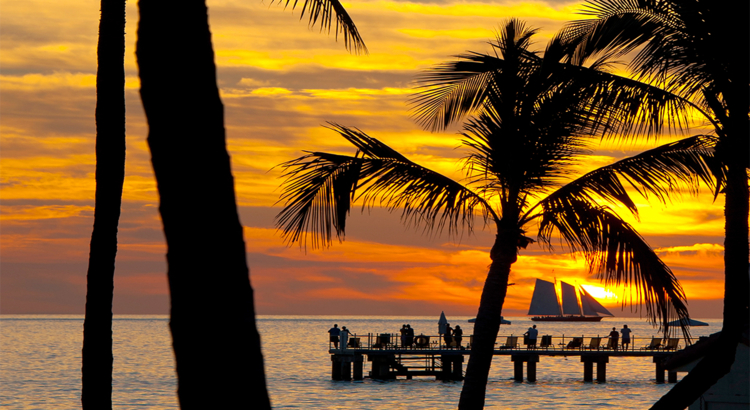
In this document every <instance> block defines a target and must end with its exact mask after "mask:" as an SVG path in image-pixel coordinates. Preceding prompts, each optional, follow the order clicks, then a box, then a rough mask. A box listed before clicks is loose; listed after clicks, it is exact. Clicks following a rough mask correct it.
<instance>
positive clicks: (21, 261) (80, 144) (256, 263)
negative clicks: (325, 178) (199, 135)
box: [0, 0, 724, 317]
mask: <svg viewBox="0 0 750 410" xmlns="http://www.w3.org/2000/svg"><path fill="white" fill-rule="evenodd" d="M136 4H137V3H136V2H135V1H131V2H128V4H127V16H128V17H127V28H126V32H127V35H126V45H127V51H126V60H125V69H126V75H127V80H126V103H127V116H128V119H127V133H128V137H127V145H128V146H127V150H128V151H127V165H126V174H127V176H126V180H125V192H124V202H123V213H122V217H121V222H120V236H119V242H120V243H119V253H118V260H117V273H116V283H115V313H167V308H168V295H167V284H166V275H165V271H166V266H165V265H166V264H165V261H164V253H165V250H166V248H165V245H164V243H163V235H162V233H161V221H160V219H159V215H158V196H157V194H156V186H155V183H154V180H153V174H152V171H151V165H150V162H149V160H150V155H149V152H148V148H147V146H146V142H145V138H146V134H147V131H148V130H147V126H146V124H145V119H144V116H143V110H142V107H141V105H140V99H139V96H138V87H139V81H138V73H137V68H136V64H135V58H134V45H135V33H136V26H137V21H138V13H137V8H136V7H137V6H136ZM208 6H209V13H210V24H211V29H212V33H213V42H214V47H215V50H216V62H217V65H218V75H219V79H218V81H219V86H220V88H221V95H222V100H223V102H224V105H225V113H226V128H227V138H228V147H229V150H230V153H231V155H232V165H233V171H234V176H235V183H236V190H237V194H238V202H239V205H240V214H241V219H242V222H243V224H244V225H245V227H246V228H245V237H246V242H247V252H248V261H249V265H250V268H251V280H252V283H253V286H254V287H255V290H256V305H257V307H258V311H259V312H260V313H262V314H302V313H306V314H329V313H342V312H347V313H351V314H427V315H432V314H436V312H439V311H441V310H444V311H445V312H446V314H453V315H456V314H465V315H473V314H475V313H476V308H477V306H478V302H479V295H480V292H481V289H482V283H483V281H484V278H485V276H486V273H487V266H488V265H489V263H490V260H489V249H490V246H491V245H492V240H493V235H492V232H490V231H478V232H476V233H475V235H474V236H471V237H468V236H464V237H463V238H461V240H460V241H452V240H451V238H448V237H447V236H442V237H437V238H431V237H424V236H421V235H419V233H418V232H413V231H408V230H406V229H405V228H403V227H402V225H401V224H400V222H399V221H398V218H397V216H392V215H389V214H388V213H387V212H385V211H383V210H378V209H375V210H373V211H372V212H371V213H370V214H369V215H368V214H365V215H364V216H363V215H360V214H359V213H358V212H357V211H355V213H354V214H353V215H352V220H351V221H350V223H348V229H347V237H346V241H345V242H343V243H335V244H334V245H333V247H331V248H330V249H327V250H316V251H312V250H309V249H308V251H307V252H304V251H303V250H301V249H300V248H299V247H297V246H293V247H291V248H290V247H287V246H285V244H284V242H283V241H282V239H281V238H280V236H279V234H278V233H277V232H276V231H275V229H274V228H273V217H274V216H275V215H276V214H277V213H278V212H279V210H280V208H279V207H278V206H275V203H276V201H277V200H278V195H279V192H280V190H279V189H278V185H279V183H280V182H281V180H280V179H279V178H278V177H279V176H280V170H279V169H278V168H276V169H273V167H274V166H275V165H277V164H279V163H281V162H284V161H287V160H289V159H292V158H295V157H298V156H300V155H301V154H302V150H317V151H334V152H341V153H353V150H352V149H351V148H350V147H349V146H347V144H346V142H345V141H344V140H343V139H342V138H340V137H337V134H335V133H334V132H333V131H331V130H329V129H326V128H324V127H322V125H325V124H326V122H327V121H333V122H337V123H340V124H342V125H346V126H354V127H358V128H360V129H361V130H363V131H365V132H366V133H368V134H370V135H371V136H373V137H376V138H378V139H380V140H382V141H383V142H385V143H386V144H388V145H390V146H391V147H393V148H395V149H396V150H398V151H399V152H401V153H403V154H404V155H406V156H407V157H408V158H410V159H412V160H414V161H416V162H418V163H420V164H422V165H424V166H427V167H428V168H431V169H433V170H436V171H439V172H441V173H444V174H446V175H448V176H451V177H452V178H455V179H460V178H461V176H462V174H461V169H460V164H459V162H458V160H459V159H460V158H462V157H463V156H464V155H465V154H464V153H463V152H462V151H461V150H456V149H455V148H456V147H457V146H458V145H459V143H460V137H459V136H458V135H456V130H457V129H453V130H451V131H449V132H445V133H440V134H433V133H429V132H427V131H424V130H421V129H420V128H419V127H418V126H417V125H416V124H415V123H414V122H413V121H412V120H411V118H410V116H409V111H408V106H407V104H406V102H407V100H408V98H409V96H410V95H411V93H412V91H411V82H412V80H413V79H414V77H415V75H416V74H417V73H418V71H419V70H421V69H424V68H426V67H428V66H430V65H433V64H436V63H440V62H445V61H448V60H450V59H452V58H453V57H452V56H455V55H457V54H461V53H464V52H466V51H468V50H471V51H478V52H486V51H489V48H488V46H487V41H488V40H490V39H491V38H493V37H494V35H495V34H494V33H495V30H496V29H497V28H498V27H499V26H500V24H501V23H502V22H503V21H504V20H505V19H507V18H511V17H516V18H520V19H522V20H525V21H526V22H527V23H528V24H529V25H531V26H533V27H539V28H540V29H541V30H540V32H539V35H538V36H537V37H536V41H537V45H538V46H539V47H540V48H542V47H543V46H544V44H545V42H546V41H547V40H548V39H549V38H550V37H551V36H552V35H553V34H554V33H555V31H556V30H557V29H559V28H560V27H561V26H562V24H564V22H565V21H568V20H570V19H575V18H578V17H577V15H576V14H575V11H576V10H577V9H578V8H579V3H578V2H565V1H535V2H528V1H520V0H507V1H476V2H471V1H470V2H457V1H453V0H436V1H431V2H428V1H413V2H410V1H385V0H372V1H355V2H350V3H346V4H345V6H346V7H347V10H348V12H349V13H350V15H351V16H352V18H353V19H354V21H355V22H356V23H357V26H358V29H359V31H360V33H361V34H362V36H363V38H364V40H365V42H366V44H367V47H368V49H369V55H366V56H357V55H351V54H348V53H347V52H346V51H345V49H344V46H343V44H342V43H341V42H339V43H337V42H336V41H335V39H334V37H333V36H327V35H325V34H321V33H320V32H319V30H318V29H310V28H308V26H307V24H306V20H303V21H299V12H298V11H295V12H293V11H291V10H289V9H287V10H284V9H283V7H280V6H278V5H276V4H274V5H271V6H270V7H269V5H268V2H265V3H264V2H258V1H247V2H238V1H229V0H217V1H212V0H209V1H208ZM0 8H2V13H1V14H0V25H2V43H1V45H2V53H0V67H1V68H2V72H0V118H1V119H2V121H1V122H0V155H1V156H2V161H1V162H0V172H1V174H0V181H1V182H2V185H0V197H1V198H2V203H1V205H2V208H0V234H1V236H0V252H1V254H0V256H1V257H0V264H1V265H2V270H1V272H0V273H1V275H0V280H1V281H2V286H0V292H2V295H1V296H2V297H0V303H2V304H1V305H0V311H2V312H3V313H82V312H83V308H84V295H85V275H86V268H87V257H88V245H89V240H90V235H91V227H92V224H93V204H94V201H93V198H94V189H95V183H94V165H95V156H94V137H95V123H94V107H95V102H96V101H95V81H96V42H97V33H98V24H99V2H98V1H95V0H84V1H75V2H73V1H69V0H60V1H52V0H29V1H22V2H18V1H11V0H0ZM186 86H189V84H186ZM675 138H676V137H675V136H671V137H668V138H667V137H664V138H662V139H660V140H659V141H658V142H659V143H663V142H667V141H669V140H673V139H675ZM652 142H653V141H652ZM653 143H654V144H655V143H656V142H653ZM654 144H651V142H649V143H643V144H640V145H639V146H638V147H635V146H633V145H622V144H614V143H610V144H608V145H603V146H602V147H600V148H599V149H597V151H596V152H594V153H593V154H592V155H591V156H590V157H589V158H587V160H586V161H585V163H582V164H581V165H580V166H579V169H578V171H579V172H586V171H587V170H590V169H591V168H593V167H596V166H601V165H604V164H607V163H609V162H611V161H613V160H616V159H619V158H622V157H624V156H626V155H629V154H633V153H636V152H637V150H639V149H646V148H649V147H652V146H654ZM197 166H200V164H197ZM200 190H201V187H200V186H196V187H195V192H196V195H199V194H200ZM636 201H638V202H639V210H640V215H639V216H640V218H639V219H638V220H637V219H635V218H634V217H632V216H630V215H627V214H625V213H622V215H623V216H625V217H626V219H627V220H628V221H629V222H630V223H632V224H633V225H634V226H636V228H637V229H638V230H639V232H640V233H641V234H642V235H644V236H645V237H646V239H647V240H648V242H649V243H650V244H651V245H652V246H653V247H654V248H656V249H657V252H658V253H659V255H660V256H662V258H663V259H664V261H665V262H666V263H667V264H668V265H669V266H670V267H671V268H672V269H673V270H674V272H675V273H676V275H677V277H678V278H679V279H680V281H681V283H682V286H683V287H684V289H685V291H686V292H687V295H688V297H689V301H690V302H691V304H690V307H691V315H692V316H695V317H711V316H716V315H718V314H720V311H721V304H720V301H719V299H721V298H722V296H723V290H722V286H723V284H722V283H723V282H722V272H723V261H722V257H723V248H722V246H721V245H722V243H723V223H724V222H723V209H722V207H723V202H722V200H721V199H719V201H717V202H716V203H713V202H712V196H711V194H710V193H708V192H703V193H702V194H701V196H700V197H698V198H696V197H693V196H691V195H689V194H685V195H683V196H682V197H681V198H675V199H674V200H673V201H672V202H671V203H668V204H661V203H658V202H648V201H646V200H645V199H641V198H637V199H636ZM553 276H556V277H557V278H558V279H562V280H569V281H571V282H573V281H575V282H577V283H579V284H584V285H587V286H588V287H587V289H588V290H589V291H590V292H591V293H592V294H593V295H594V296H595V297H602V299H600V301H601V302H603V303H604V304H605V305H607V306H609V307H613V309H611V310H612V311H613V313H615V315H620V314H622V315H626V314H627V315H629V314H631V313H630V310H629V309H626V310H625V311H624V312H621V311H620V309H619V304H620V303H621V302H622V301H623V296H622V295H623V291H624V290H623V289H604V288H602V287H601V285H600V284H599V282H598V281H597V279H596V278H593V277H590V276H588V275H587V270H586V267H585V264H584V261H583V259H582V258H577V259H574V258H572V257H571V256H570V255H566V254H563V253H549V252H546V251H543V250H541V249H539V248H537V247H535V246H530V247H529V249H528V250H526V251H524V252H523V253H522V254H521V255H520V257H519V259H518V262H517V263H516V264H515V265H514V267H513V272H512V277H511V281H512V282H515V283H516V285H515V286H513V287H511V288H510V289H509V293H508V297H507V299H506V304H505V310H504V315H506V316H512V315H524V314H525V313H526V311H527V309H528V303H529V300H530V295H531V289H532V288H533V284H534V280H535V279H536V278H543V279H551V278H552V277H553ZM606 295H609V296H610V297H604V296H606ZM612 296H617V297H616V298H615V297H612ZM618 312H620V313H618Z"/></svg>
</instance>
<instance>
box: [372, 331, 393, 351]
mask: <svg viewBox="0 0 750 410" xmlns="http://www.w3.org/2000/svg"><path fill="white" fill-rule="evenodd" d="M390 345H391V335H390V334H389V333H381V334H379V335H378V338H377V339H375V344H374V345H372V348H373V349H387V348H388V346H390Z"/></svg>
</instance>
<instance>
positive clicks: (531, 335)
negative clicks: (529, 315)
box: [523, 325, 539, 349]
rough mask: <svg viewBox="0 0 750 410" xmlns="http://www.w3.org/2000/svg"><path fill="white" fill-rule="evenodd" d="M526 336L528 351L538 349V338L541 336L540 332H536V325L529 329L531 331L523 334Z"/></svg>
mask: <svg viewBox="0 0 750 410" xmlns="http://www.w3.org/2000/svg"><path fill="white" fill-rule="evenodd" d="M523 335H524V336H526V341H527V342H528V343H526V348H527V349H534V348H536V338H537V336H538V335H539V331H538V330H536V325H533V326H531V327H530V328H529V330H527V331H526V333H524V334H523Z"/></svg>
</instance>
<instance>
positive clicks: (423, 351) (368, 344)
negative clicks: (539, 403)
mask: <svg viewBox="0 0 750 410" xmlns="http://www.w3.org/2000/svg"><path fill="white" fill-rule="evenodd" d="M363 339H364V337H363V338H359V337H356V336H355V337H352V338H350V339H349V343H348V346H347V347H346V348H345V349H341V348H339V349H336V348H333V346H330V347H329V353H330V354H331V378H332V379H333V380H362V379H363V378H364V377H365V373H364V363H365V361H367V362H370V363H371V364H372V365H371V369H372V370H371V371H370V372H369V373H368V377H369V378H372V379H381V380H388V379H396V378H398V377H399V376H403V377H405V378H407V379H411V378H412V377H414V376H429V377H435V378H436V379H438V380H463V363H464V360H465V359H464V357H465V356H467V355H469V354H471V337H464V340H466V341H468V343H462V346H457V345H456V344H455V342H453V343H452V344H451V346H446V345H445V344H443V341H442V338H441V337H438V336H425V335H420V336H417V337H416V338H415V340H416V341H419V343H414V344H411V345H409V346H403V345H401V344H400V343H398V339H397V338H396V337H395V335H387V334H379V335H373V334H368V335H367V339H366V340H363ZM517 339H518V336H512V335H511V336H499V337H498V341H499V342H502V343H496V346H497V347H496V348H495V350H494V351H493V355H495V356H510V360H511V361H512V362H513V377H514V379H515V380H516V381H518V382H522V381H523V380H524V371H523V370H524V369H523V368H524V364H526V366H525V367H526V380H528V381H529V382H535V381H536V378H537V371H536V367H537V363H539V360H540V358H541V357H542V356H563V357H568V356H573V357H576V356H578V357H580V358H581V363H583V381H586V382H593V381H594V364H596V381H597V382H599V383H603V382H606V380H607V364H608V363H609V359H610V357H652V358H653V363H654V366H655V373H656V382H657V383H664V381H665V377H664V376H665V372H666V370H665V367H664V363H665V361H666V360H667V359H669V358H670V357H671V356H672V355H673V354H674V353H675V352H676V351H677V350H678V348H679V344H678V343H679V339H663V340H662V339H659V338H652V339H648V340H643V339H638V340H636V339H633V342H632V343H631V347H629V348H628V349H627V350H622V349H619V350H616V349H613V348H611V347H608V346H607V345H602V341H607V340H608V339H607V338H603V337H599V336H595V337H588V336H579V337H565V336H561V337H553V336H549V335H545V336H543V337H542V339H541V340H542V343H541V344H540V345H539V346H535V347H532V348H529V347H527V346H525V345H524V346H520V345H519V344H518V343H517ZM430 340H434V341H435V342H433V343H430ZM391 341H394V343H391ZM584 341H588V344H584ZM647 341H650V343H648V344H646V345H643V344H644V343H646V342H647ZM610 346H611V345H610ZM365 358H366V360H365ZM667 373H668V377H667V381H668V382H670V383H675V382H677V373H676V372H672V371H669V372H667Z"/></svg>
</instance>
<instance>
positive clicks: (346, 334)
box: [341, 326, 352, 350]
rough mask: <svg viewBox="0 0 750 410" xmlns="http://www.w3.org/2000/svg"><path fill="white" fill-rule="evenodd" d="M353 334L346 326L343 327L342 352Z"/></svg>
mask: <svg viewBox="0 0 750 410" xmlns="http://www.w3.org/2000/svg"><path fill="white" fill-rule="evenodd" d="M351 334H352V332H350V331H349V329H347V328H346V326H342V327H341V350H344V349H346V345H347V344H348V343H349V335H351Z"/></svg>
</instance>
